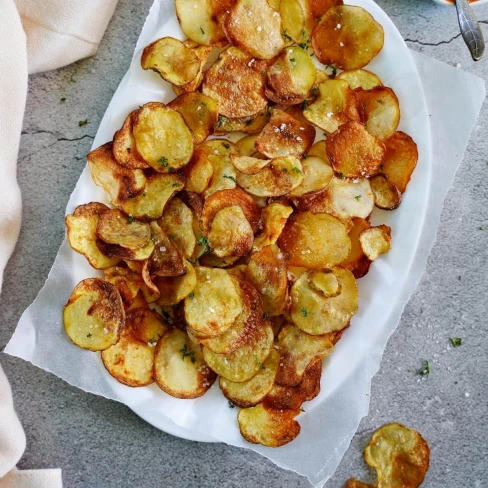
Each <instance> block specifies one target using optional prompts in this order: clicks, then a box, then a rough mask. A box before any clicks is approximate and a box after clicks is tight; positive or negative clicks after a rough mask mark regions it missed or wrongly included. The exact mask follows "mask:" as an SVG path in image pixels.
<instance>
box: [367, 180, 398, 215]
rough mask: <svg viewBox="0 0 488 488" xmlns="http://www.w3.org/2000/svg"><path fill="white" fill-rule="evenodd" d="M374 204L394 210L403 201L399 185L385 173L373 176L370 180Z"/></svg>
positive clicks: (384, 208)
mask: <svg viewBox="0 0 488 488" xmlns="http://www.w3.org/2000/svg"><path fill="white" fill-rule="evenodd" d="M370 183H371V191H372V192H373V196H374V204H375V205H376V206H377V207H378V208H382V209H383V210H394V209H395V208H397V207H398V206H399V205H400V202H401V201H402V194H401V193H400V190H399V189H398V187H397V186H396V185H395V183H393V181H390V180H389V179H388V177H386V176H385V175H384V174H379V175H376V176H373V178H371V180H370Z"/></svg>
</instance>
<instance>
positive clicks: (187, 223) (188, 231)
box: [158, 198, 197, 258]
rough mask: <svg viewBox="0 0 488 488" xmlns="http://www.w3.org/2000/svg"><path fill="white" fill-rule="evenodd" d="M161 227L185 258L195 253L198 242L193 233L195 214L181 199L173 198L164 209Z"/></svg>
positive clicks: (160, 221)
mask: <svg viewBox="0 0 488 488" xmlns="http://www.w3.org/2000/svg"><path fill="white" fill-rule="evenodd" d="M158 223H159V225H160V226H161V229H163V231H164V232H165V234H166V235H167V236H168V237H170V239H171V242H172V243H173V244H174V245H175V246H176V247H177V248H178V249H179V250H180V252H181V254H182V255H183V256H184V257H185V258H191V257H192V256H193V253H194V252H195V247H196V244H197V240H196V238H195V233H194V232H193V214H192V212H191V210H190V209H189V208H188V207H187V206H186V205H185V204H184V203H183V201H182V200H180V199H179V198H173V199H172V200H171V201H170V202H169V203H168V205H167V206H166V208H165V209H164V213H163V217H162V218H161V219H160V220H159V222H158Z"/></svg>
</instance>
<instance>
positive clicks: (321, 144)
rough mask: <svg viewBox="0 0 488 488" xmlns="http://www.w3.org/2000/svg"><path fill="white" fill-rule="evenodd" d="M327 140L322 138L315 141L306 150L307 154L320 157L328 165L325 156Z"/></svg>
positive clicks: (327, 159) (327, 158)
mask: <svg viewBox="0 0 488 488" xmlns="http://www.w3.org/2000/svg"><path fill="white" fill-rule="evenodd" d="M326 143H327V141H326V139H323V140H321V141H317V142H316V143H315V144H314V145H313V146H312V147H311V149H310V150H309V151H308V153H307V154H308V156H317V157H318V158H320V159H322V160H323V161H324V162H325V163H327V164H328V165H330V162H329V157H328V156H327V150H326V148H325V145H326Z"/></svg>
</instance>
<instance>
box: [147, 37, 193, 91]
mask: <svg viewBox="0 0 488 488" xmlns="http://www.w3.org/2000/svg"><path fill="white" fill-rule="evenodd" d="M200 65H201V62H200V60H199V59H198V56H197V55H196V53H195V52H194V51H192V50H191V49H189V48H188V47H186V46H185V45H184V44H183V43H182V42H181V41H179V40H178V39H175V38H173V37H163V38H161V39H158V40H156V41H154V42H152V43H151V44H149V45H148V46H146V47H145V48H144V50H143V51H142V56H141V67H142V69H150V70H153V71H155V72H156V73H159V75H160V76H161V78H163V79H164V80H166V81H168V82H169V83H173V84H174V85H178V86H181V85H186V84H187V83H190V82H191V81H193V80H194V79H195V78H196V77H197V76H198V73H199V71H200Z"/></svg>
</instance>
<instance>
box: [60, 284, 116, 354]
mask: <svg viewBox="0 0 488 488" xmlns="http://www.w3.org/2000/svg"><path fill="white" fill-rule="evenodd" d="M63 321H64V330H65V331H66V334H68V337H69V338H70V339H71V341H72V342H73V343H74V344H76V345H77V346H80V347H82V348H83V349H88V350H90V351H102V350H103V349H107V348H109V347H110V346H112V345H114V344H115V343H116V342H117V341H118V340H119V336H120V333H121V331H122V330H123V328H124V322H125V313H124V305H123V303H122V298H121V296H120V294H119V292H118V291H117V288H116V287H115V286H114V285H112V284H111V283H108V282H107V281H104V280H101V279H99V278H88V279H86V280H83V281H80V283H78V284H77V285H76V287H75V289H74V290H73V292H72V293H71V296H70V297H69V300H68V303H67V304H66V305H65V306H64V311H63Z"/></svg>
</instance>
